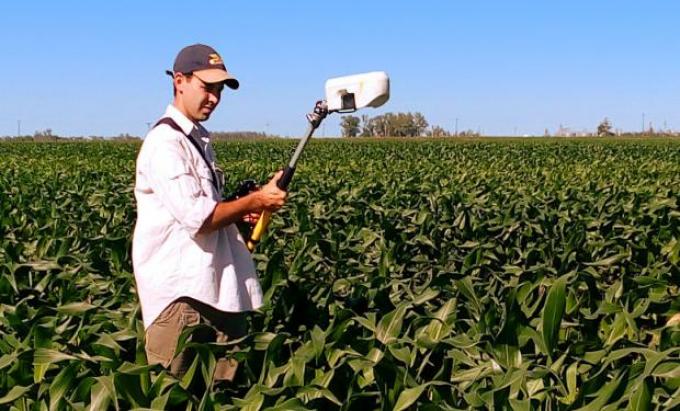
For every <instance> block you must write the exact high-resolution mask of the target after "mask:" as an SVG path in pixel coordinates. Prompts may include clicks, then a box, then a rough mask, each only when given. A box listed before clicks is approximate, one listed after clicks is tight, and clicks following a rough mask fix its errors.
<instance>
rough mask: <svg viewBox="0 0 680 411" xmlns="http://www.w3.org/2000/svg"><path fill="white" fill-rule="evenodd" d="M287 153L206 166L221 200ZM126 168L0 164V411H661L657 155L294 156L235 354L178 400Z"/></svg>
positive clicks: (102, 154) (380, 151)
mask: <svg viewBox="0 0 680 411" xmlns="http://www.w3.org/2000/svg"><path fill="white" fill-rule="evenodd" d="M294 145H295V142H293V141H285V140H284V141H260V142H229V143H222V144H220V145H218V146H217V147H216V150H217V153H218V158H219V159H220V165H221V167H222V168H223V169H224V170H225V172H226V174H227V186H228V187H230V188H233V187H235V185H236V183H237V182H238V181H240V180H242V179H244V178H249V177H250V178H253V177H254V178H256V179H259V180H260V181H264V180H265V178H266V176H267V175H268V174H270V173H271V172H272V171H274V170H275V169H276V168H278V167H280V166H281V165H282V164H284V163H285V161H286V159H287V157H288V155H289V153H290V151H291V150H292V148H293V147H294ZM138 148H139V147H138V146H137V145H134V144H122V143H111V142H109V143H63V144H49V143H43V144H33V143H2V144H0V164H1V165H2V167H0V408H3V409H6V408H10V409H16V410H48V409H49V410H53V409H54V410H58V409H95V410H99V409H107V407H108V409H116V410H127V409H133V408H142V409H182V410H184V409H187V410H188V409H200V410H212V409H240V408H243V409H247V410H258V409H261V410H265V409H268V410H274V409H277V410H284V409H343V410H371V409H382V410H393V409H394V410H404V409H423V410H439V409H451V410H452V409H469V408H480V409H511V410H530V409H545V410H575V409H579V410H597V411H600V410H615V409H624V408H629V409H636V410H646V409H664V410H665V409H672V408H674V407H676V408H677V407H680V326H678V324H668V323H667V322H668V319H669V318H670V317H671V316H672V315H673V314H675V313H677V312H678V311H680V289H679V285H680V208H679V204H680V142H679V141H663V140H657V141H642V140H631V141H618V142H617V141H613V140H609V141H607V140H591V141H588V140H581V141H571V140H563V141H558V140H547V139H540V140H503V141H498V140H497V141H492V140H477V141H463V142H453V141H442V140H440V141H436V140H430V141H417V142H414V141H399V140H394V141H393V140H386V141H362V140H358V141H347V140H344V141H316V142H313V143H312V144H311V145H310V147H309V149H308V151H306V152H305V154H304V158H303V160H302V162H301V165H300V168H299V170H298V173H297V175H296V179H295V180H294V181H293V184H292V187H291V196H290V200H289V203H288V204H287V205H286V207H284V209H283V210H282V211H281V212H280V213H279V214H277V215H276V217H275V218H274V219H273V222H272V225H271V227H270V228H271V230H270V231H269V234H270V235H269V236H268V237H267V238H265V240H264V242H263V243H261V244H260V247H259V249H258V252H257V254H256V255H255V258H256V261H257V266H258V269H259V273H260V276H261V279H262V283H263V288H264V290H265V291H266V303H267V304H266V306H265V308H264V309H263V310H261V312H258V313H255V314H253V315H252V317H251V324H250V327H251V333H250V334H249V335H248V336H247V337H245V339H244V340H242V341H236V342H233V343H226V344H221V345H220V344H215V345H208V346H199V347H195V348H196V349H197V350H198V351H199V353H200V355H199V357H197V360H196V361H195V363H194V365H193V366H192V368H191V369H190V371H189V373H188V374H187V375H186V376H185V377H184V378H183V379H182V380H179V381H178V380H176V379H174V378H173V377H171V376H169V375H167V374H166V372H164V371H163V370H162V368H160V367H159V366H148V365H146V358H145V355H144V348H143V340H142V338H143V335H144V331H143V327H142V323H141V313H140V310H139V305H138V301H137V298H136V294H135V289H134V286H135V284H134V277H133V275H132V268H131V260H130V244H131V239H130V237H131V232H132V228H133V225H134V220H135V211H134V210H135V208H134V201H133V193H132V187H133V183H134V159H135V156H136V152H137V150H138ZM186 344H191V342H190V341H186ZM236 345H238V348H236ZM225 352H227V353H230V355H233V356H234V357H236V358H237V359H238V360H239V361H240V363H241V364H242V367H241V368H240V371H239V375H238V379H237V381H236V382H235V383H234V384H232V385H230V386H217V387H212V388H209V389H207V390H206V389H202V388H203V386H204V385H205V381H206V380H209V377H210V375H211V372H212V369H213V367H214V365H215V355H221V354H223V353H225Z"/></svg>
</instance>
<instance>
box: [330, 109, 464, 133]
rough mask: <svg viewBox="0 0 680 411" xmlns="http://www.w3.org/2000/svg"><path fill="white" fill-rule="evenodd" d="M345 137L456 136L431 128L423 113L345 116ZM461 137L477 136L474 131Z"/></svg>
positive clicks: (341, 122)
mask: <svg viewBox="0 0 680 411" xmlns="http://www.w3.org/2000/svg"><path fill="white" fill-rule="evenodd" d="M340 131H341V133H342V136H343V137H449V136H453V135H454V134H453V133H451V132H450V131H448V130H445V129H444V128H443V127H440V126H436V125H433V126H430V124H429V122H428V121H427V119H426V118H425V116H424V115H423V114H422V113H419V112H416V113H411V112H408V113H385V114H381V115H378V116H375V117H369V116H368V115H362V116H361V117H357V116H352V115H349V116H343V117H342V120H341V121H340ZM458 135H459V136H468V137H472V136H476V135H477V133H475V132H473V131H472V130H467V131H463V132H461V133H458Z"/></svg>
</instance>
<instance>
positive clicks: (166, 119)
mask: <svg viewBox="0 0 680 411" xmlns="http://www.w3.org/2000/svg"><path fill="white" fill-rule="evenodd" d="M161 124H165V125H166V126H170V128H172V129H173V130H175V131H179V132H180V133H182V134H184V137H186V139H187V140H189V141H190V142H191V144H193V146H194V147H195V148H196V150H197V151H198V153H199V154H200V155H201V158H203V161H205V165H207V166H208V170H210V175H211V177H212V183H213V186H215V190H217V191H218V192H219V191H220V189H219V186H218V185H217V176H215V171H214V170H213V168H212V167H211V166H210V162H209V161H208V159H207V158H206V156H205V153H204V152H203V150H201V147H200V146H199V145H198V143H197V142H196V140H194V139H193V138H192V137H191V136H190V135H188V134H187V133H185V132H184V130H182V127H180V126H179V124H177V123H176V122H175V120H173V119H171V118H170V117H163V118H162V119H160V120H158V122H157V123H156V124H154V126H153V127H154V128H156V127H158V126H160V125H161Z"/></svg>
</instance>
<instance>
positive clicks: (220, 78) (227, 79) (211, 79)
mask: <svg viewBox="0 0 680 411" xmlns="http://www.w3.org/2000/svg"><path fill="white" fill-rule="evenodd" d="M193 74H194V76H196V77H198V78H199V79H201V81H203V82H205V83H224V84H225V85H226V86H227V87H229V88H230V89H232V90H236V89H237V88H238V86H239V83H238V80H236V78H235V77H234V76H232V75H231V74H229V73H227V72H226V71H224V70H221V69H205V70H197V71H194V73H193Z"/></svg>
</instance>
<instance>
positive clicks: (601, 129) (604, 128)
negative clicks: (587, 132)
mask: <svg viewBox="0 0 680 411" xmlns="http://www.w3.org/2000/svg"><path fill="white" fill-rule="evenodd" d="M597 135H598V136H600V137H609V136H613V135H614V132H613V131H612V123H611V122H610V121H609V119H608V118H607V117H605V118H604V120H602V121H601V122H600V124H599V125H598V126H597Z"/></svg>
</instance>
